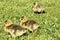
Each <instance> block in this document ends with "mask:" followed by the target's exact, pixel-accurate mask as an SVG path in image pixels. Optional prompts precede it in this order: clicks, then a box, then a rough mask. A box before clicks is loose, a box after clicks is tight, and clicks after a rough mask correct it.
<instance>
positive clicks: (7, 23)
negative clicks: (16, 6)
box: [5, 19, 13, 26]
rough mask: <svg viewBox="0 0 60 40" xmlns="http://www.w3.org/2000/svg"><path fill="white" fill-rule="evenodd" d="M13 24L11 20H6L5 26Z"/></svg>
mask: <svg viewBox="0 0 60 40" xmlns="http://www.w3.org/2000/svg"><path fill="white" fill-rule="evenodd" d="M11 24H13V23H12V21H11V20H9V19H8V20H5V26H10V25H11Z"/></svg>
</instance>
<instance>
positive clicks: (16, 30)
mask: <svg viewBox="0 0 60 40" xmlns="http://www.w3.org/2000/svg"><path fill="white" fill-rule="evenodd" d="M4 30H5V31H6V32H8V33H10V34H11V36H12V37H13V38H15V37H17V36H21V35H23V34H24V33H26V29H24V28H22V27H21V26H20V25H16V24H13V23H12V21H11V20H6V21H5V27H4Z"/></svg>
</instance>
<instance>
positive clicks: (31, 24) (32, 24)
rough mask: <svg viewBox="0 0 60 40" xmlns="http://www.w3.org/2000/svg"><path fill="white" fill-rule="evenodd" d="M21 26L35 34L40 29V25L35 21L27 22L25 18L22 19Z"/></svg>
mask: <svg viewBox="0 0 60 40" xmlns="http://www.w3.org/2000/svg"><path fill="white" fill-rule="evenodd" d="M20 25H21V26H22V27H23V28H27V29H28V30H29V31H31V32H33V31H34V30H35V29H37V28H38V27H39V24H38V23H37V22H35V21H34V20H27V18H26V17H25V16H22V17H21V18H20Z"/></svg>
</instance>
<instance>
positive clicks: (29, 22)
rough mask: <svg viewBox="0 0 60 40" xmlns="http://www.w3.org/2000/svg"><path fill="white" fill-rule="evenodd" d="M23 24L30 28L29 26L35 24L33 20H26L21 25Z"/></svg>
mask: <svg viewBox="0 0 60 40" xmlns="http://www.w3.org/2000/svg"><path fill="white" fill-rule="evenodd" d="M24 24H25V26H30V25H33V24H36V22H35V21H33V20H28V21H26V22H24V23H22V25H24Z"/></svg>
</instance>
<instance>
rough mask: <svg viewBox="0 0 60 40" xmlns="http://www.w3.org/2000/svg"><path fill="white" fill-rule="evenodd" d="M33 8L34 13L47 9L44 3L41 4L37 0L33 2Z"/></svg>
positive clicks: (43, 11)
mask: <svg viewBox="0 0 60 40" xmlns="http://www.w3.org/2000/svg"><path fill="white" fill-rule="evenodd" d="M32 10H33V11H34V13H38V14H40V13H45V9H44V7H43V5H42V4H41V5H40V4H39V3H37V2H34V3H33V6H32Z"/></svg>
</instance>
